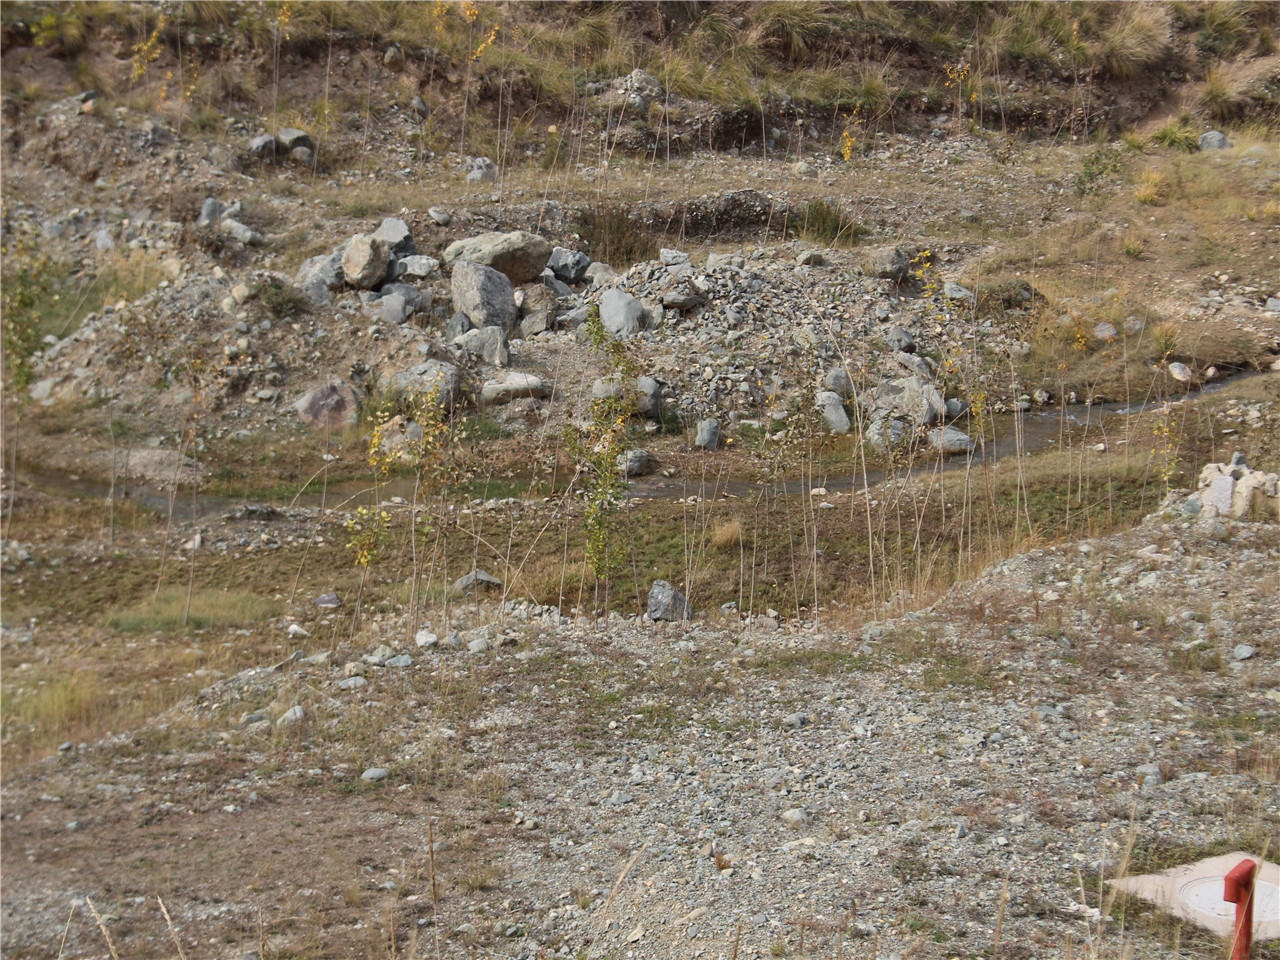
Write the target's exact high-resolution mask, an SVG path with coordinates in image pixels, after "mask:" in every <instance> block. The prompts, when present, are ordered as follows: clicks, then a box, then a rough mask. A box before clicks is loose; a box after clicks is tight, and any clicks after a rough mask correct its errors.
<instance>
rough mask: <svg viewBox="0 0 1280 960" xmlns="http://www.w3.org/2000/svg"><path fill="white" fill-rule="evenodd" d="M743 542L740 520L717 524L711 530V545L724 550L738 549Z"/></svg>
mask: <svg viewBox="0 0 1280 960" xmlns="http://www.w3.org/2000/svg"><path fill="white" fill-rule="evenodd" d="M741 543H742V524H741V522H739V521H738V520H736V519H735V520H730V521H728V522H727V523H721V524H717V525H716V527H715V529H713V530H712V531H711V546H712V547H713V548H714V549H716V550H720V551H722V552H727V551H730V550H733V551H736V550H737V549H738V547H739V545H740V544H741Z"/></svg>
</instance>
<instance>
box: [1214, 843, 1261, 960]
mask: <svg viewBox="0 0 1280 960" xmlns="http://www.w3.org/2000/svg"><path fill="white" fill-rule="evenodd" d="M1257 870H1258V865H1257V863H1255V862H1254V861H1252V860H1241V861H1240V862H1239V863H1237V864H1236V865H1235V866H1234V867H1232V868H1231V872H1230V873H1228V874H1227V876H1226V878H1225V880H1224V883H1223V885H1222V886H1223V890H1222V899H1223V900H1225V901H1227V903H1234V904H1235V905H1236V922H1235V934H1234V936H1233V938H1232V941H1231V960H1249V954H1250V953H1251V952H1252V951H1253V880H1254V875H1255V874H1256V873H1257Z"/></svg>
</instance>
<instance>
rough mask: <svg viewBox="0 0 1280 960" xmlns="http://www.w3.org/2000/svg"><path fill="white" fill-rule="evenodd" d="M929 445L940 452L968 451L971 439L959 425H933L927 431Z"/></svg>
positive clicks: (972, 443) (971, 446) (972, 446)
mask: <svg viewBox="0 0 1280 960" xmlns="http://www.w3.org/2000/svg"><path fill="white" fill-rule="evenodd" d="M929 445H930V446H931V447H933V449H935V450H938V451H940V452H941V453H948V454H949V453H970V452H972V451H973V448H974V442H973V439H972V438H971V437H970V436H969V435H968V434H967V433H965V432H964V431H963V430H961V429H960V428H959V427H951V426H946V427H934V428H933V429H932V430H930V431H929Z"/></svg>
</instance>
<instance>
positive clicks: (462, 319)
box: [444, 313, 476, 343]
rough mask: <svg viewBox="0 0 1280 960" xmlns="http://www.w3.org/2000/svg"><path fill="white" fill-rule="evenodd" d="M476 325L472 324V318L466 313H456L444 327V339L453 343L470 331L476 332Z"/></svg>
mask: <svg viewBox="0 0 1280 960" xmlns="http://www.w3.org/2000/svg"><path fill="white" fill-rule="evenodd" d="M475 328H476V325H475V324H474V323H472V322H471V318H470V317H468V316H467V315H466V314H465V313H455V314H454V315H453V316H452V317H450V318H449V319H448V320H447V321H446V322H445V325H444V339H445V341H446V342H448V343H453V342H454V341H455V340H457V339H458V338H459V337H460V336H462V335H463V334H464V333H466V332H467V331H468V330H474V329H475Z"/></svg>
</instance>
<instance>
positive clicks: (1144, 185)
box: [1133, 170, 1169, 207]
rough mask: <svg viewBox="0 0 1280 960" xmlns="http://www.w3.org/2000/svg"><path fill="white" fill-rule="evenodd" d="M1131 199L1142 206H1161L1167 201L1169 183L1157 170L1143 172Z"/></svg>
mask: <svg viewBox="0 0 1280 960" xmlns="http://www.w3.org/2000/svg"><path fill="white" fill-rule="evenodd" d="M1133 199H1134V200H1136V201H1138V203H1140V204H1142V205H1143V206H1148V207H1160V206H1163V205H1164V204H1165V203H1166V202H1167V201H1168V199H1169V181H1168V180H1167V179H1166V178H1165V176H1164V174H1162V173H1160V171H1158V170H1144V171H1143V172H1142V177H1141V179H1140V180H1139V182H1138V189H1136V190H1135V191H1133Z"/></svg>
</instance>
